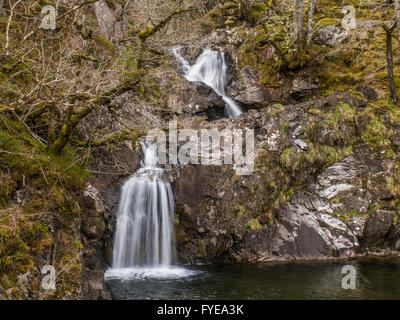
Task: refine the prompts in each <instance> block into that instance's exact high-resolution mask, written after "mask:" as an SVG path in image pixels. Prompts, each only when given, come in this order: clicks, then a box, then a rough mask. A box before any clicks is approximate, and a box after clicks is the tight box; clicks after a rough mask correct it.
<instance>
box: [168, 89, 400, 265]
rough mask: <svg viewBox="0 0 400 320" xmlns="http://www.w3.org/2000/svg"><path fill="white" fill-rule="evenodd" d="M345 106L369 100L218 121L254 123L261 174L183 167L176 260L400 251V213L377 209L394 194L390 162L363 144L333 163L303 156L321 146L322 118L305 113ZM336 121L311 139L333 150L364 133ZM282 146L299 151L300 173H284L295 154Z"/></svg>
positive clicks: (343, 98) (343, 99) (343, 97)
mask: <svg viewBox="0 0 400 320" xmlns="http://www.w3.org/2000/svg"><path fill="white" fill-rule="evenodd" d="M364 96H365V95H364ZM341 103H345V104H348V105H351V106H352V108H356V109H360V110H363V108H365V107H366V106H367V104H368V101H367V99H360V98H355V97H354V96H353V95H351V94H339V95H335V96H330V97H327V98H324V99H319V100H314V101H310V102H307V103H301V104H298V105H292V106H286V107H285V108H280V107H279V106H271V107H270V108H269V109H262V110H251V111H249V112H248V113H247V114H246V115H243V116H241V117H240V118H239V119H235V120H231V121H230V122H229V123H228V122H227V121H224V120H219V121H216V122H213V123H212V125H213V127H217V128H219V129H222V128H225V127H226V126H232V127H235V128H244V127H249V128H255V137H256V141H255V147H256V151H255V154H256V170H255V171H254V173H253V174H251V175H249V176H236V175H235V171H234V170H233V169H232V168H231V167H229V166H222V167H215V166H186V167H182V168H180V170H179V171H180V174H179V177H178V178H177V180H176V181H175V183H174V194H175V200H176V215H177V243H178V253H179V258H180V261H181V262H184V263H197V262H212V261H219V260H223V261H236V262H260V261H271V260H293V259H295V260H298V259H300V260H310V259H320V260H326V259H337V258H349V257H354V256H357V255H359V254H362V253H363V252H367V251H368V252H370V251H374V250H376V249H381V248H392V249H394V248H396V247H399V227H398V226H399V224H398V223H397V219H398V218H396V217H398V215H399V213H398V212H396V211H393V210H389V209H379V206H380V205H382V204H383V206H388V208H389V207H390V203H391V199H393V195H392V191H391V189H390V187H389V186H388V181H390V180H391V179H393V176H394V174H395V173H396V172H395V169H394V168H395V166H394V163H395V162H394V161H395V160H394V159H386V158H381V157H380V156H376V155H374V156H372V155H371V151H370V149H368V148H366V147H365V146H364V147H363V146H359V147H355V146H354V149H353V152H352V155H348V156H343V158H342V160H340V161H337V162H336V163H333V164H331V165H328V166H325V165H324V162H321V163H320V164H319V163H318V161H319V160H317V161H316V160H315V159H311V160H310V159H308V158H307V156H306V155H307V154H310V152H315V145H313V144H314V143H316V142H310V140H309V136H307V130H309V129H307V128H310V124H315V123H316V122H318V121H319V120H318V119H320V118H318V117H319V116H316V118H313V117H312V118H309V115H307V112H306V111H307V110H309V109H310V108H314V109H318V110H321V111H322V112H325V113H329V112H332V110H334V109H335V107H336V106H337V105H340V104H341ZM361 121H362V119H361ZM187 125H189V126H190V123H189V124H187ZM338 127H339V128H342V129H341V130H338V129H336V130H333V129H332V131H329V132H325V131H321V132H320V136H318V137H317V138H316V140H314V141H317V143H318V140H320V141H321V142H319V143H321V144H323V145H324V146H330V148H331V146H332V147H334V146H337V145H338V144H339V145H340V144H344V145H345V144H346V143H348V141H350V139H352V138H353V137H355V136H357V135H362V134H363V129H362V128H358V129H357V130H356V127H357V125H355V124H354V123H353V124H350V123H339V126H338ZM339 137H340V139H339ZM306 141H307V142H306ZM284 150H286V151H287V150H290V152H291V156H294V157H295V159H296V157H297V158H299V157H300V159H301V160H300V162H299V163H298V167H297V168H296V169H290V170H289V171H287V170H288V168H287V164H286V165H285V162H289V163H290V161H299V160H291V159H286V160H283V159H282V154H284V153H285V152H284ZM313 150H314V151H313ZM302 155H304V156H302ZM282 161H283V162H284V163H283V162H282ZM324 161H326V160H324ZM295 163H296V162H295ZM289 166H290V164H289ZM285 185H286V186H287V187H286V188H285V187H284V186H285ZM296 185H297V186H302V187H299V188H297V187H294V186H296ZM288 188H290V189H291V190H292V191H291V190H288ZM294 188H295V189H296V190H297V191H293V189H294ZM279 190H280V191H279ZM279 192H280V193H279ZM277 197H280V198H281V199H282V198H283V199H284V200H283V201H277ZM378 204H379V205H378ZM374 210H375V211H376V213H373V212H375V211H374Z"/></svg>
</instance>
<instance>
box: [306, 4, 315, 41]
mask: <svg viewBox="0 0 400 320" xmlns="http://www.w3.org/2000/svg"><path fill="white" fill-rule="evenodd" d="M314 14H315V0H311V1H310V10H309V11H308V29H307V46H309V45H310V43H311V38H312V31H313V20H314Z"/></svg>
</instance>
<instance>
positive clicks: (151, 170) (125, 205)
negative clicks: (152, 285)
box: [113, 143, 175, 269]
mask: <svg viewBox="0 0 400 320" xmlns="http://www.w3.org/2000/svg"><path fill="white" fill-rule="evenodd" d="M142 148H143V153H144V159H143V161H142V163H141V166H142V168H140V169H139V170H138V171H137V172H136V174H135V175H134V176H132V177H131V178H130V179H129V180H128V181H127V182H126V183H125V184H124V185H123V187H122V193H121V198H120V204H119V210H118V216H117V230H116V235H115V242H114V251H113V268H116V269H121V268H132V267H141V266H147V267H160V266H162V267H168V266H170V265H171V264H172V262H173V257H174V250H175V244H174V242H175V241H174V229H173V215H174V200H173V195H172V189H171V185H170V184H169V183H166V182H164V181H163V180H162V175H163V173H164V170H163V169H162V168H161V167H160V165H159V162H158V158H157V145H156V144H155V143H153V144H148V143H147V144H145V143H143V144H142Z"/></svg>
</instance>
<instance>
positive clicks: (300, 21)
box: [295, 0, 304, 49]
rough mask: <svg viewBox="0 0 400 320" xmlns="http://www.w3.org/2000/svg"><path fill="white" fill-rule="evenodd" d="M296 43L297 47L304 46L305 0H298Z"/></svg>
mask: <svg viewBox="0 0 400 320" xmlns="http://www.w3.org/2000/svg"><path fill="white" fill-rule="evenodd" d="M295 19H296V43H297V48H298V49H300V48H302V47H303V40H304V0H296V14H295Z"/></svg>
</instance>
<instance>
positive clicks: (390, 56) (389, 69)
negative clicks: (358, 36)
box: [382, 21, 399, 105]
mask: <svg viewBox="0 0 400 320" xmlns="http://www.w3.org/2000/svg"><path fill="white" fill-rule="evenodd" d="M396 27H397V21H395V22H394V23H393V24H392V26H387V25H386V24H385V23H383V24H382V28H383V29H384V30H385V32H386V62H387V72H388V84H389V90H390V97H391V98H392V101H393V103H394V104H395V105H397V102H398V100H399V99H398V96H397V93H396V88H395V86H394V77H393V45H392V35H393V31H394V30H395V29H396Z"/></svg>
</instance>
